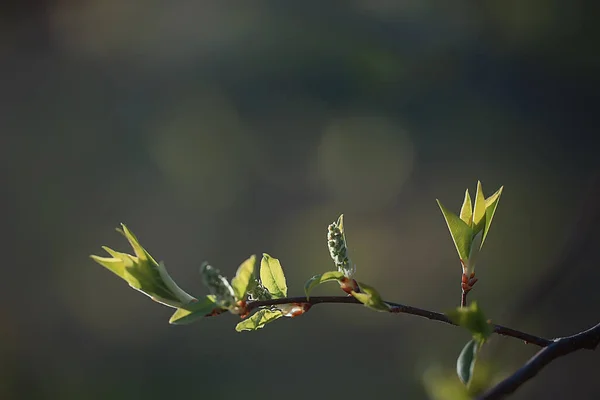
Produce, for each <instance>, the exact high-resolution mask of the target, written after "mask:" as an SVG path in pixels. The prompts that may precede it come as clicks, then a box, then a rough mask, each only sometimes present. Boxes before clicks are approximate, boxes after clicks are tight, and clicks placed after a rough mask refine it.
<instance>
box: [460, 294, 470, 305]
mask: <svg viewBox="0 0 600 400" xmlns="http://www.w3.org/2000/svg"><path fill="white" fill-rule="evenodd" d="M467 293H469V292H465V291H464V290H463V291H462V296H461V297H460V306H461V307H466V306H467Z"/></svg>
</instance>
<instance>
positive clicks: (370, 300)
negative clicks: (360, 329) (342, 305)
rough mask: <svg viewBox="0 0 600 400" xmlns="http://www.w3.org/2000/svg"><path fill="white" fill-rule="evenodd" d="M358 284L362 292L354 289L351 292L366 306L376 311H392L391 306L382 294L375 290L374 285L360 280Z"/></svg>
mask: <svg viewBox="0 0 600 400" xmlns="http://www.w3.org/2000/svg"><path fill="white" fill-rule="evenodd" d="M358 286H359V288H360V293H357V292H355V291H352V292H351V294H352V296H354V298H356V300H358V301H360V302H361V303H363V304H364V305H365V306H366V307H369V308H372V309H373V310H376V311H382V312H385V311H390V306H388V305H387V304H386V303H385V302H384V301H383V300H382V299H381V295H380V294H379V293H378V292H377V290H375V288H374V287H371V286H369V285H367V284H365V283H361V282H358Z"/></svg>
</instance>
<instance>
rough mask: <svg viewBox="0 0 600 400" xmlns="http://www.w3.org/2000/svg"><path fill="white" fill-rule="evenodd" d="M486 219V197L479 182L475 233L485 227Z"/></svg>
mask: <svg viewBox="0 0 600 400" xmlns="http://www.w3.org/2000/svg"><path fill="white" fill-rule="evenodd" d="M484 218H485V196H484V195H483V187H482V186H481V182H480V181H477V194H476V195H475V205H474V207H473V229H474V230H475V233H477V232H478V231H480V230H481V229H482V227H483V222H484Z"/></svg>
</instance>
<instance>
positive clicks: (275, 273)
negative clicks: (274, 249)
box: [260, 253, 287, 299]
mask: <svg viewBox="0 0 600 400" xmlns="http://www.w3.org/2000/svg"><path fill="white" fill-rule="evenodd" d="M260 280H261V282H262V284H263V285H264V287H265V288H267V290H268V291H269V293H271V296H273V298H275V299H280V298H282V297H286V296H287V285H286V282H285V275H284V274H283V269H282V268H281V264H280V263H279V260H278V259H276V258H273V257H271V256H270V255H268V254H266V253H264V254H263V258H262V260H261V262H260Z"/></svg>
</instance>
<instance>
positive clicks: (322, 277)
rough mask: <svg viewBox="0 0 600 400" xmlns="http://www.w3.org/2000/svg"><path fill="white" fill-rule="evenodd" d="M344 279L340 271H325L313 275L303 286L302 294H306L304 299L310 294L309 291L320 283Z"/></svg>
mask: <svg viewBox="0 0 600 400" xmlns="http://www.w3.org/2000/svg"><path fill="white" fill-rule="evenodd" d="M343 277H344V274H343V273H342V272H340V271H327V272H324V273H322V274H319V275H315V276H313V277H312V278H310V279H309V280H307V281H306V283H305V284H304V293H306V298H307V299H308V296H309V294H310V291H311V290H312V289H313V288H314V287H315V286H317V285H320V284H321V283H325V282H330V281H339V280H340V279H342V278H343Z"/></svg>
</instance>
